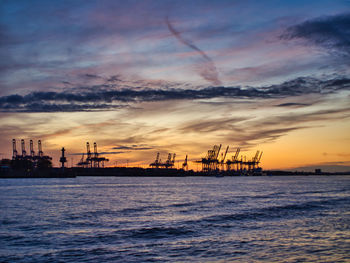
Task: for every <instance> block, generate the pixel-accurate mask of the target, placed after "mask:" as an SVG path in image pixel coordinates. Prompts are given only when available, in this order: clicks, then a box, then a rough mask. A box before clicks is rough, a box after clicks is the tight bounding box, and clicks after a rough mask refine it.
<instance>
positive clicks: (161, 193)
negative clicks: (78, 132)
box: [0, 176, 350, 262]
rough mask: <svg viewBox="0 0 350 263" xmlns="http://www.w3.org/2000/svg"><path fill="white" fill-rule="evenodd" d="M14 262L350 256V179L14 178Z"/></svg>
mask: <svg viewBox="0 0 350 263" xmlns="http://www.w3.org/2000/svg"><path fill="white" fill-rule="evenodd" d="M0 200H1V201H0V205H1V207H0V208H1V216H0V220H1V221H0V222H1V225H0V242H1V245H0V258H1V261H5V262H49V261H58V260H61V261H63V262H88V261H91V262H96V261H99V262H103V261H114V262H126V261H127V262H147V261H152V262H154V261H159V262H164V261H170V262H171V261H173V262H179V261H180V262H184V261H185V262H189V261H197V262H213V261H214V262H215V261H236V262H283V261H285V262H349V261H350V256H349V255H350V254H349V246H348V244H349V243H348V242H349V240H350V213H349V211H350V177H346V176H337V177H330V176H328V177H322V176H318V177H317V176H306V177H224V178H205V177H199V178H194V177H186V178H169V177H167V178H135V177H132V178H120V177H103V178H96V177H94V178H93V177H78V178H71V179H6V180H1V182H0Z"/></svg>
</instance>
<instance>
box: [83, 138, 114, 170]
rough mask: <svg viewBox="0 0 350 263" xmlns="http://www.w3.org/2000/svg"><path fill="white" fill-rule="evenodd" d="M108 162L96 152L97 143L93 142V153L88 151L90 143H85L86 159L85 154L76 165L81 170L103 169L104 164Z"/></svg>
mask: <svg viewBox="0 0 350 263" xmlns="http://www.w3.org/2000/svg"><path fill="white" fill-rule="evenodd" d="M108 161H109V160H108V159H107V158H105V157H103V156H101V154H100V153H99V152H98V151H97V143H96V142H94V152H93V153H91V151H90V143H89V142H87V143H86V158H85V153H83V154H82V157H81V159H80V161H79V162H78V163H77V165H78V166H79V167H82V168H104V166H105V162H108Z"/></svg>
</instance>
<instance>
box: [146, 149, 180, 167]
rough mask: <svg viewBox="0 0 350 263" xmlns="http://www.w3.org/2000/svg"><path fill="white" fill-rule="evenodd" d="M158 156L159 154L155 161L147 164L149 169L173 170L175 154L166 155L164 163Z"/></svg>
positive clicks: (158, 154)
mask: <svg viewBox="0 0 350 263" xmlns="http://www.w3.org/2000/svg"><path fill="white" fill-rule="evenodd" d="M159 156H160V153H159V152H158V153H157V157H156V159H155V161H154V162H152V163H150V164H149V166H150V167H151V168H166V169H169V168H174V165H175V157H176V153H173V154H171V153H168V158H167V160H166V161H165V162H162V160H161V159H160V158H159Z"/></svg>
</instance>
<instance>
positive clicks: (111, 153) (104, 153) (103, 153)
mask: <svg viewBox="0 0 350 263" xmlns="http://www.w3.org/2000/svg"><path fill="white" fill-rule="evenodd" d="M123 153H128V152H122V151H120V152H99V153H98V154H99V155H114V154H123ZM83 154H84V155H86V152H84V153H69V154H68V155H80V156H81V155H83Z"/></svg>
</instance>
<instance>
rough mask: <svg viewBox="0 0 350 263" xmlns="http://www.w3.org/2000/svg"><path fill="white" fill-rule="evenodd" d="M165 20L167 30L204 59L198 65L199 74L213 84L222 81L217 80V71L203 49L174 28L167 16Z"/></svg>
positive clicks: (219, 83) (218, 83)
mask: <svg viewBox="0 0 350 263" xmlns="http://www.w3.org/2000/svg"><path fill="white" fill-rule="evenodd" d="M165 21H166V24H167V26H168V29H169V31H170V32H171V33H172V34H173V35H174V36H175V37H176V39H177V40H179V42H181V43H182V44H184V45H186V46H188V47H189V48H191V49H193V50H195V51H196V52H197V53H198V54H199V55H200V56H201V57H202V58H203V59H204V62H203V63H202V64H201V65H200V66H199V73H200V75H201V76H202V77H203V78H204V79H206V80H208V81H210V82H211V83H213V84H214V85H221V84H222V83H221V81H220V80H219V76H218V72H217V69H216V67H215V64H214V62H213V61H212V59H211V58H210V57H209V56H208V55H207V54H206V53H205V52H204V51H203V50H201V49H200V48H198V47H197V46H196V45H194V44H193V43H191V42H190V41H188V40H186V39H184V38H183V37H182V36H181V34H180V32H178V31H177V30H175V28H174V27H173V26H172V25H171V23H170V21H169V19H168V17H167V18H166V20H165Z"/></svg>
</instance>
